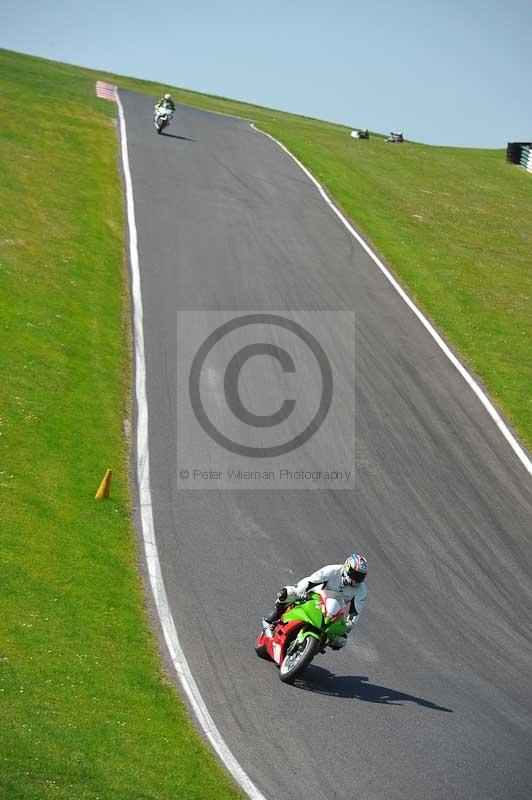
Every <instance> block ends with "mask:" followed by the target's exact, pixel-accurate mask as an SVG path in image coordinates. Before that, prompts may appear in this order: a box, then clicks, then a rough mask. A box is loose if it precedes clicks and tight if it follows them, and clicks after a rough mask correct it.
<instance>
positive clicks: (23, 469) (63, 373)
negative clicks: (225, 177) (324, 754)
mask: <svg viewBox="0 0 532 800" xmlns="http://www.w3.org/2000/svg"><path fill="white" fill-rule="evenodd" d="M0 75H1V79H0V88H1V101H0V103H1V106H0V108H1V112H2V118H3V126H2V131H1V133H0V138H1V158H0V170H1V173H2V179H1V181H0V205H1V207H2V209H3V212H2V219H1V223H0V297H1V298H2V314H1V325H2V336H1V337H0V364H1V371H2V379H1V384H0V395H1V396H0V448H1V453H2V456H1V464H0V520H1V527H2V537H1V542H2V549H1V556H0V573H1V576H0V583H1V585H2V620H1V623H0V628H1V630H2V634H1V636H0V641H1V645H0V647H1V651H0V699H1V704H2V711H3V713H2V733H1V736H0V796H1V797H2V798H6V799H7V798H9V799H10V800H11V799H12V800H21V799H22V798H23V799H28V800H29V799H30V798H31V799H32V800H33V799H35V800H43V799H44V798H57V799H59V798H61V799H63V798H64V800H67V798H68V800H72V799H73V798H76V800H79V799H80V798H93V799H94V800H96V798H101V799H102V800H115V799H116V800H118V798H124V800H125V798H127V800H132V798H139V800H140V798H145V799H146V800H147V799H148V798H150V800H153V799H154V798H161V799H162V798H180V800H185V799H186V800H205V798H213V799H214V798H223V800H229V798H237V797H239V796H240V795H239V794H238V793H237V791H236V790H235V789H234V788H233V787H232V785H231V783H230V781H229V780H228V778H227V776H226V774H225V772H224V771H223V770H222V769H221V768H220V767H219V765H218V764H217V762H216V761H215V759H214V757H213V755H212V753H211V751H210V749H209V748H208V747H207V746H206V745H205V744H204V743H203V742H202V741H201V739H200V737H199V736H198V735H197V734H196V732H195V730H194V729H193V728H192V726H191V724H190V723H189V721H188V718H187V714H186V712H185V709H184V707H183V705H182V704H181V702H180V700H179V698H178V697H177V693H176V691H175V689H174V688H173V686H172V685H171V684H170V683H169V682H168V681H166V680H165V678H164V676H163V675H162V673H161V668H160V665H159V661H158V657H157V653H156V649H155V646H154V641H153V637H152V636H151V635H150V633H149V626H148V621H147V616H146V613H145V609H144V605H143V596H142V591H141V587H140V582H139V576H138V570H137V565H136V545H135V538H134V533H133V530H132V527H131V523H130V498H129V494H128V488H127V486H128V476H127V443H126V441H125V438H124V436H123V433H122V420H123V419H124V417H126V416H127V415H128V408H127V401H126V398H127V397H128V396H129V392H130V386H129V382H128V380H129V379H128V377H127V376H128V375H129V371H130V370H129V363H130V358H129V352H128V330H129V311H128V300H127V291H126V273H125V267H124V219H123V208H122V199H121V187H120V182H119V173H118V143H117V136H116V129H115V121H114V115H115V107H114V106H113V105H112V104H110V103H106V101H103V100H98V99H97V98H96V97H95V96H94V81H93V79H92V78H89V77H87V76H85V75H83V74H81V73H80V71H79V70H74V69H69V70H65V69H64V68H60V67H57V66H56V65H54V64H52V63H46V62H42V61H36V60H35V59H30V58H26V57H23V56H20V55H15V54H12V53H8V52H6V51H0ZM27 108H30V109H32V110H33V114H32V116H31V119H30V120H26V119H25V118H24V117H23V116H22V115H19V112H20V109H27ZM124 376H126V377H124ZM108 466H112V467H114V479H113V490H112V499H111V500H110V501H106V502H101V503H98V502H95V501H94V500H93V496H94V493H95V490H96V488H97V486H98V483H99V480H100V479H101V477H102V475H103V472H104V470H105V468H106V467H108Z"/></svg>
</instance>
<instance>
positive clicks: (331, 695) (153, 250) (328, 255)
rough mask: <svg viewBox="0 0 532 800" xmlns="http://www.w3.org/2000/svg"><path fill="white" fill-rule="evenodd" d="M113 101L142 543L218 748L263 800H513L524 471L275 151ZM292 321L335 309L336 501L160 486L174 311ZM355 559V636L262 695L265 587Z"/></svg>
mask: <svg viewBox="0 0 532 800" xmlns="http://www.w3.org/2000/svg"><path fill="white" fill-rule="evenodd" d="M120 97H121V99H122V103H123V106H124V111H125V116H126V122H127V133H128V141H129V155H130V165H131V172H132V179H133V191H134V196H135V208H136V217H137V228H138V236H139V257H140V269H141V279H142V295H143V297H142V299H143V308H144V336H145V354H146V363H147V394H148V408H149V436H150V459H151V488H152V498H153V512H154V522H155V530H156V535H157V541H158V546H159V554H160V559H161V563H162V570H163V576H164V581H165V585H166V589H167V593H168V597H169V600H170V603H171V606H172V610H173V616H174V619H175V621H176V625H177V629H178V633H179V636H180V640H181V644H182V645H183V649H184V651H185V654H186V657H187V659H188V662H189V665H190V667H191V670H192V673H193V674H194V676H195V678H196V680H197V682H198V685H199V688H200V690H201V693H202V696H203V698H204V700H205V702H206V704H207V707H208V709H209V711H210V713H211V715H212V717H213V718H214V721H215V723H216V725H217V726H218V728H219V730H220V732H221V734H222V736H223V738H224V740H225V741H226V743H227V744H228V745H229V747H230V748H231V750H232V752H233V754H234V755H235V757H236V758H237V759H238V761H239V763H240V764H241V766H242V767H243V769H244V770H245V771H246V772H247V774H248V775H249V777H250V778H251V779H252V781H253V782H254V783H255V784H256V785H257V786H258V787H259V788H260V790H261V791H262V792H263V793H264V795H265V796H266V797H267V798H268V800H279V799H280V798H283V800H301V798H310V799H311V800H325V799H326V800H335V799H336V798H338V800H340V798H341V799H342V800H345V798H361V800H388V799H393V800H399V799H400V798H405V800H406V798H408V800H427V799H428V798H430V799H431V800H439V799H440V798H441V799H442V800H443V799H444V798H445V800H452V799H453V798H456V799H457V800H458V799H460V800H464V798H467V800H495V799H497V800H503V798H504V800H530V797H531V794H532V789H531V787H532V626H531V621H532V524H531V522H532V501H531V495H530V479H529V476H528V475H527V472H526V470H525V469H524V467H523V465H522V464H521V463H520V462H519V461H518V459H517V458H516V456H515V454H514V453H513V452H512V450H511V449H510V447H509V446H508V444H507V442H506V441H505V440H504V439H503V437H502V435H501V433H500V432H499V431H498V430H497V428H496V426H495V425H494V423H493V421H492V420H491V419H490V418H489V417H488V415H487V413H486V412H485V410H484V409H483V408H482V406H481V404H480V403H479V401H478V399H477V398H476V397H475V396H474V394H473V392H472V391H471V389H470V388H469V387H468V386H467V385H466V383H465V382H464V380H463V379H462V377H461V376H460V375H459V374H458V372H457V371H456V369H455V368H454V367H453V365H452V364H451V363H450V362H449V360H448V359H447V358H446V357H445V356H444V354H443V353H442V351H441V350H440V349H439V348H438V347H437V345H436V343H435V342H434V341H433V339H432V338H431V337H430V336H429V335H428V333H427V331H426V330H425V329H424V328H423V327H422V325H421V324H420V322H419V320H417V319H416V317H415V316H414V314H413V313H412V311H411V310H410V309H409V308H408V307H407V306H406V304H405V303H404V301H403V300H402V299H401V297H400V296H399V295H398V294H397V292H396V291H395V290H394V289H393V288H392V286H391V285H390V284H389V283H388V281H387V280H386V279H385V277H384V276H383V275H382V273H381V272H380V271H379V270H378V269H377V267H376V265H375V264H374V263H373V261H372V260H371V258H370V257H369V256H368V255H367V254H366V253H365V252H364V251H363V249H362V248H361V247H360V246H359V245H358V244H357V242H356V241H355V240H354V239H353V237H351V236H350V235H349V234H348V232H347V231H346V230H345V228H344V227H343V226H342V225H341V223H340V222H339V220H338V219H337V218H336V217H335V215H334V214H333V213H332V212H331V210H330V209H329V208H328V207H327V205H326V204H325V202H324V201H323V199H322V198H321V197H320V195H319V193H318V191H317V189H316V187H315V186H314V185H313V184H312V183H311V182H310V181H309V180H308V179H307V177H306V176H305V174H304V173H303V172H302V171H301V170H300V169H299V167H298V166H297V165H296V164H295V163H294V161H293V160H291V159H290V158H289V156H288V155H287V154H285V153H284V152H283V151H282V150H281V148H279V147H278V146H277V145H276V144H275V143H274V142H273V141H271V140H270V139H268V138H267V137H265V136H264V135H262V134H260V133H258V132H256V131H254V130H253V129H252V128H251V127H250V125H249V123H247V122H245V121H244V120H237V119H230V118H226V117H223V116H220V115H215V114H210V113H206V112H201V111H197V110H193V109H190V108H185V107H178V109H177V113H176V116H175V120H174V122H173V124H172V126H171V127H170V128H169V129H168V130H167V132H166V133H165V134H164V135H162V136H158V135H157V133H156V132H155V129H154V127H153V124H152V121H151V114H152V107H153V100H152V99H150V98H149V97H145V96H141V95H136V94H133V93H129V92H122V91H121V92H120ZM293 310H295V311H306V310H308V311H316V310H318V311H321V312H324V311H330V312H333V311H334V312H338V311H354V312H355V319H356V443H355V453H356V456H355V459H356V482H355V488H354V489H351V490H340V489H337V490H332V489H331V490H325V491H324V490H318V489H312V488H309V489H293V488H288V489H283V488H271V489H268V488H261V489H249V488H241V489H225V488H223V486H218V487H217V486H216V485H214V487H213V488H202V489H190V490H186V489H182V488H178V484H179V481H178V466H179V467H180V466H182V463H181V461H179V465H178V459H180V458H181V455H179V457H178V405H180V406H182V404H183V402H184V401H183V396H184V395H183V386H185V388H186V381H187V380H188V378H187V377H186V376H185V377H183V374H181V371H179V374H178V336H177V331H178V323H177V312H185V311H189V312H190V311H194V312H196V314H195V315H194V317H190V320H193V323H192V322H191V325H195V324H196V322H197V325H198V326H199V328H200V329H202V330H203V329H205V330H209V329H210V328H209V326H210V325H211V316H209V314H208V313H207V312H223V311H230V312H233V311H238V312H243V313H248V312H280V313H282V312H284V311H285V312H287V313H288V312H291V311H293ZM328 319H329V316H327V315H324V316H323V317H320V316H319V315H318V317H317V321H316V323H315V328H314V329H313V331H314V333H315V335H316V338H318V339H320V341H324V342H327V347H328V348H329V352H330V351H331V348H332V350H334V349H335V347H336V348H337V350H338V353H337V357H338V360H340V361H341V359H343V358H346V357H348V355H347V356H346V355H345V352H344V345H345V342H343V341H342V336H341V335H338V336H337V337H336V344H335V339H334V337H332V338H331V336H330V330H329V329H328V327H327V326H328V322H327V320H328ZM324 320H325V321H324ZM211 327H212V326H211ZM339 334H341V331H339ZM333 356H334V354H333ZM262 360H263V361H264V363H263V364H262V367H263V368H264V369H263V370H262V371H259V370H257V369H256V368H255V369H253V368H252V367H251V362H249V364H250V369H249V371H246V370H247V367H245V366H244V367H243V369H242V372H241V375H240V377H241V381H243V382H244V384H245V385H246V390H247V391H248V392H249V393H250V396H251V395H253V392H254V391H255V393H256V394H257V392H258V395H259V396H260V397H259V400H258V401H257V402H258V403H259V405H260V403H262V406H260V408H261V413H266V411H265V409H266V408H267V409H269V411H273V410H274V409H275V408H277V407H278V406H279V402H277V403H276V402H275V396H276V391H278V392H281V393H282V394H281V396H284V395H286V388H284V389H283V388H282V386H281V383H280V382H281V380H282V379H283V378H282V375H281V377H279V384H277V383H276V379H275V374H274V372H272V371H271V370H270V371H268V369H267V367H266V366H265V364H266V361H267V359H266V360H264V359H262ZM271 360H272V359H270V361H271ZM259 361H260V359H255V362H254V363H255V365H256V364H257V363H258V362H259ZM277 373H278V374H279V375H280V374H281V371H280V370H277ZM283 385H284V384H283ZM185 394H186V393H185ZM277 397H279V395H278V394H277ZM213 398H214V399H213ZM260 398H262V400H261V399H260ZM223 399H224V398H223V396H222V395H220V394H218V395H216V393H215V392H214V394H213V397H211V401H212V402H214V405H216V402H220V403H221V402H222V401H223ZM178 401H179V402H178ZM250 402H251V401H250ZM272 403H273V405H272ZM309 403H310V400H309ZM194 425H195V426H196V428H194ZM188 428H189V429H190V431H192V432H193V433H194V436H196V442H197V460H198V464H199V465H201V467H202V468H203V467H204V466H205V465H206V464H207V463H208V459H209V458H211V461H212V459H214V461H216V459H218V458H219V459H221V460H222V461H223V459H225V461H226V462H231V463H238V460H239V459H238V457H235V456H234V454H230V453H228V452H227V451H224V450H223V448H221V447H220V446H219V445H216V444H214V443H213V442H212V441H211V440H209V438H208V437H207V435H206V434H205V433H204V431H203V430H202V429H200V428H199V425H197V424H196V423H195V422H194V420H192V421H191V422H190V423H189V424H188ZM196 429H197V430H196ZM266 434H267V432H265V435H266ZM250 435H251V433H250ZM331 436H332V438H329V439H328V440H327V443H324V447H329V448H330V449H331V452H336V453H337V455H338V458H339V459H344V458H345V457H347V456H348V454H349V436H347V437H343V436H342V435H341V434H339V433H338V432H336V434H331ZM335 436H336V437H337V438H336V439H335ZM189 445H190V442H188V444H187V446H189ZM193 445H194V443H192V445H190V446H193ZM324 452H325V451H324ZM213 453H214V455H213ZM329 456H330V453H329V455H328V456H327V457H328V458H329ZM301 458H302V460H303V456H302V457H301ZM205 459H207V460H205ZM256 460H257V459H256ZM281 460H282V459H281ZM313 463H315V465H316V466H317V467H319V459H318V461H316V460H315V461H314V462H313ZM327 463H328V462H327ZM259 468H260V465H259ZM180 485H181V484H179V486H180ZM353 550H355V551H356V550H358V551H360V552H362V553H364V554H365V555H366V556H367V558H368V561H369V565H370V575H369V578H368V605H367V607H366V611H365V613H364V616H363V618H362V621H361V623H360V625H359V626H358V630H357V631H356V633H355V635H354V636H353V637H352V640H351V641H350V642H349V644H348V646H347V647H346V648H345V649H344V650H343V651H342V652H340V653H334V652H328V653H327V654H326V655H319V656H318V657H317V658H316V660H315V662H314V664H313V665H312V666H311V667H310V668H309V669H308V670H307V672H306V673H305V676H304V680H301V681H299V682H298V683H297V684H296V685H295V686H285V685H283V684H281V682H280V681H279V678H278V674H277V669H276V668H275V666H274V665H273V664H271V663H267V662H265V661H261V660H259V659H258V658H257V657H256V655H255V653H254V649H253V647H254V641H255V638H256V635H257V632H258V622H259V619H260V616H261V614H262V613H263V612H264V611H265V610H268V609H269V607H270V606H271V602H272V597H273V594H274V592H275V590H276V589H277V588H278V587H280V586H282V585H283V584H285V583H287V582H293V580H294V579H295V578H299V577H302V576H303V575H306V574H308V573H309V572H311V571H312V570H314V569H316V568H317V567H319V566H321V565H323V564H327V563H335V562H338V561H340V560H342V559H343V558H344V557H345V555H347V554H348V553H349V552H351V551H353Z"/></svg>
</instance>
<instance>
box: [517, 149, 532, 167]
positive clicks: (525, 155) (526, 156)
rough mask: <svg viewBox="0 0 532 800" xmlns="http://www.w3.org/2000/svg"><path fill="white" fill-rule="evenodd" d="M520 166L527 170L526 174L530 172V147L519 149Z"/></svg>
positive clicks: (531, 150)
mask: <svg viewBox="0 0 532 800" xmlns="http://www.w3.org/2000/svg"><path fill="white" fill-rule="evenodd" d="M520 164H521V166H522V167H524V168H525V169H526V170H528V172H532V147H522V148H521V159H520Z"/></svg>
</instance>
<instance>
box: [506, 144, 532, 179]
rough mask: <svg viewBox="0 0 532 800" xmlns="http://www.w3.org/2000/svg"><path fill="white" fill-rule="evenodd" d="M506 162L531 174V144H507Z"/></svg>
mask: <svg viewBox="0 0 532 800" xmlns="http://www.w3.org/2000/svg"><path fill="white" fill-rule="evenodd" d="M506 160H507V161H509V162H510V163H511V164H520V165H521V166H522V167H524V168H525V169H526V170H528V172H532V142H508V146H507V148H506Z"/></svg>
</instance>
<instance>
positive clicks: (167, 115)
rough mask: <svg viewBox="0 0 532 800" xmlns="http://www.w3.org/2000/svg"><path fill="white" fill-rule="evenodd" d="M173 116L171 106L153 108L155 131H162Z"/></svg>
mask: <svg viewBox="0 0 532 800" xmlns="http://www.w3.org/2000/svg"><path fill="white" fill-rule="evenodd" d="M173 116H174V112H173V111H172V109H171V108H167V107H165V106H160V107H156V108H155V111H154V112H153V124H154V125H155V128H156V130H157V133H162V132H163V130H164V129H165V128H166V126H167V125H170V122H171V121H172V117H173Z"/></svg>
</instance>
